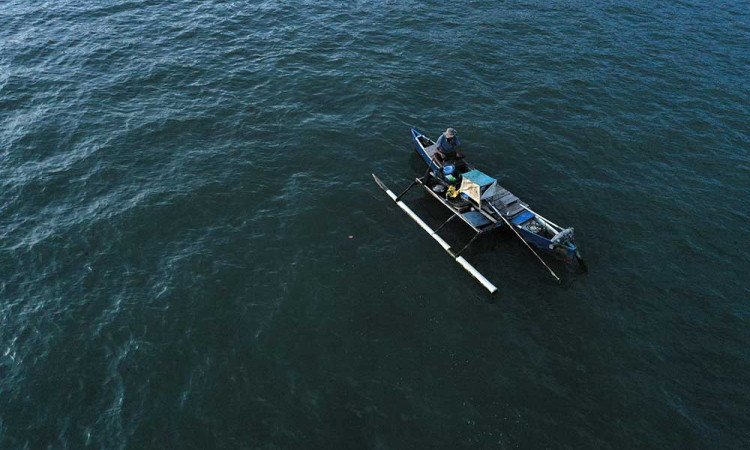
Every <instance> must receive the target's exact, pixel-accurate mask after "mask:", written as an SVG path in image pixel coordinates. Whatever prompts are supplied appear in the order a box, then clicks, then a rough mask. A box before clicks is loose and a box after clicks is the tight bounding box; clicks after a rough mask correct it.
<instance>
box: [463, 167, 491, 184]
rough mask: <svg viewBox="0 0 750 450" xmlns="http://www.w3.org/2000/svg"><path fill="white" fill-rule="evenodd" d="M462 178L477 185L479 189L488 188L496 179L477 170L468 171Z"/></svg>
mask: <svg viewBox="0 0 750 450" xmlns="http://www.w3.org/2000/svg"><path fill="white" fill-rule="evenodd" d="M463 177H464V178H465V179H467V180H469V181H471V182H472V183H474V184H476V185H479V186H481V187H484V186H489V185H490V184H492V183H494V182H495V181H497V180H496V179H494V178H492V177H491V176H489V175H486V174H484V173H482V172H480V171H478V170H470V171H468V172H466V173H465V174H463Z"/></svg>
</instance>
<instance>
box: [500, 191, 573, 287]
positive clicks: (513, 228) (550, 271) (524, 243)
mask: <svg viewBox="0 0 750 450" xmlns="http://www.w3.org/2000/svg"><path fill="white" fill-rule="evenodd" d="M487 204H489V205H490V206H491V207H492V209H494V210H495V212H496V213H497V215H498V216H500V218H501V219H503V222H505V224H506V225H508V228H510V229H511V230H513V232H514V233H515V234H516V236H518V239H520V240H521V242H523V245H525V246H526V247H527V248H528V249H529V250H531V253H533V254H534V256H536V259H538V260H539V262H541V263H542V264H544V267H546V268H547V270H549V273H551V274H552V276H553V277H555V280H557V282H558V283H561V282H562V281H561V280H560V277H558V276H557V274H555V272H554V271H553V270H552V269H550V268H549V266H548V265H547V263H546V262H544V260H543V259H542V258H541V257H539V255H537V253H536V252H535V251H534V249H533V248H531V246H530V245H529V243H528V242H526V241H525V240H524V238H522V237H521V235H520V234H519V233H518V231H516V227H514V226H513V225H512V224H511V223H510V222H509V221H508V219H506V218H505V216H504V215H503V214H502V213H501V212H500V211H498V210H497V208H495V205H493V204H492V203H490V202H487Z"/></svg>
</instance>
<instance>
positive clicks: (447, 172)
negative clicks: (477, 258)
mask: <svg viewBox="0 0 750 450" xmlns="http://www.w3.org/2000/svg"><path fill="white" fill-rule="evenodd" d="M411 134H412V136H413V138H414V142H415V144H416V145H415V150H416V152H417V154H418V155H419V156H420V157H421V158H422V159H423V160H424V162H425V163H426V164H427V170H426V172H425V174H424V176H422V177H421V178H416V179H415V180H414V182H412V184H411V185H409V187H408V188H406V189H405V190H404V191H403V192H401V193H400V194H399V195H396V194H394V193H393V191H391V190H390V189H388V187H387V186H386V185H385V184H384V183H383V182H382V181H381V180H380V178H378V177H377V176H375V174H372V177H373V178H374V179H375V182H376V183H377V184H378V186H380V188H381V189H383V190H384V191H385V193H386V194H388V196H389V197H390V198H391V199H392V200H393V201H394V202H396V204H397V205H398V207H399V208H401V209H402V210H403V211H404V212H405V213H406V214H407V215H408V216H409V217H411V218H412V219H413V220H414V221H415V222H416V223H417V224H418V225H419V226H420V227H422V229H424V230H425V231H426V232H427V234H429V235H430V236H431V237H432V238H433V239H435V240H436V241H437V242H438V244H440V246H441V247H443V249H444V250H445V251H446V252H448V254H450V255H451V256H452V257H453V259H455V260H456V262H457V263H458V264H459V265H461V266H462V267H463V268H464V269H466V271H468V272H469V273H470V274H471V275H472V276H473V277H474V278H476V279H477V280H478V281H479V282H480V283H481V284H482V286H484V287H485V288H486V289H487V290H488V291H489V292H490V293H493V294H494V293H495V292H496V291H497V287H495V285H493V284H492V283H491V282H490V281H489V280H488V279H487V278H485V277H484V275H482V274H481V273H480V272H479V271H478V270H477V269H475V268H474V266H472V265H471V264H469V262H468V261H466V259H464V257H463V256H461V254H462V253H463V252H464V251H465V250H466V249H467V248H468V247H469V246H470V245H471V244H472V243H473V242H474V241H475V240H476V239H477V238H478V237H479V236H481V235H483V234H485V233H487V232H489V231H492V230H494V229H495V228H501V227H508V228H510V229H511V230H512V231H513V233H514V234H515V235H516V236H517V237H518V238H519V239H520V240H521V241H523V243H524V244H525V245H526V247H528V249H529V250H531V252H532V253H533V254H534V256H536V258H537V259H538V260H539V261H540V262H541V263H542V264H543V265H544V267H545V268H546V269H547V270H548V271H549V273H550V274H551V275H552V276H553V277H554V278H555V280H556V281H557V282H558V283H559V282H560V277H558V276H557V274H556V273H555V272H554V271H553V270H552V269H551V268H550V267H549V265H547V263H546V262H544V260H543V259H542V258H541V257H540V256H539V255H538V254H537V253H536V252H535V251H534V249H533V248H532V246H533V247H535V248H537V249H539V250H542V251H545V252H548V253H551V254H553V255H557V256H560V257H562V258H563V259H564V260H565V262H566V263H570V264H577V266H578V269H579V270H581V271H584V272H585V271H586V270H587V268H586V263H585V262H584V261H583V259H582V258H581V253H580V251H579V250H578V247H577V246H576V244H575V238H574V234H573V228H562V227H560V226H558V225H556V224H554V223H553V222H552V221H550V220H548V219H546V218H544V217H542V216H541V215H539V214H537V213H535V212H534V211H532V210H531V209H530V208H529V205H528V204H526V203H525V202H523V201H521V200H520V199H519V198H518V197H516V196H515V195H513V194H512V193H511V192H510V191H508V190H507V189H505V188H503V187H502V186H500V185H499V184H498V182H497V180H496V179H494V178H492V177H490V176H488V175H486V174H484V173H482V172H480V171H479V170H477V169H475V168H474V167H472V166H470V165H468V164H467V163H466V162H465V161H463V160H457V161H452V162H446V163H445V164H441V163H440V162H439V161H438V159H437V158H436V157H435V153H436V151H437V149H436V146H435V142H434V141H432V139H430V138H428V137H427V136H425V135H423V134H422V133H420V132H419V131H418V130H417V129H416V128H412V130H411ZM416 185H420V186H422V187H423V188H424V189H425V191H427V193H429V195H431V196H432V197H434V198H435V199H436V200H437V201H439V202H440V203H441V204H442V205H443V206H445V207H446V208H447V209H448V210H449V211H450V212H451V213H452V214H451V216H450V217H449V218H448V220H446V221H445V222H443V223H442V224H441V225H440V226H439V227H437V228H436V229H434V230H433V229H432V228H430V226H429V225H427V224H426V223H425V222H424V221H423V220H422V219H421V218H420V217H419V216H418V215H417V214H416V213H414V211H412V210H411V208H409V207H408V206H407V205H406V204H405V203H404V202H403V201H401V198H402V197H403V196H404V195H405V194H406V193H407V192H409V190H410V189H411V188H412V187H414V186H416ZM455 218H459V219H461V220H462V221H463V222H464V223H465V224H466V225H468V226H469V227H470V228H471V229H472V230H473V231H474V233H475V234H474V236H473V237H472V238H471V240H470V241H469V242H468V243H467V244H466V245H465V246H464V247H463V248H461V249H459V250H457V251H456V250H454V249H453V248H452V247H451V246H450V245H449V244H448V243H447V242H446V241H445V240H444V239H443V238H442V237H440V235H438V232H439V231H440V230H441V229H442V228H443V227H445V226H446V225H447V224H448V223H449V222H451V221H452V220H454V219H455Z"/></svg>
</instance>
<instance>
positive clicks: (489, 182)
mask: <svg viewBox="0 0 750 450" xmlns="http://www.w3.org/2000/svg"><path fill="white" fill-rule="evenodd" d="M460 191H461V192H462V193H464V194H466V196H467V197H468V198H470V199H472V200H473V201H474V202H475V203H476V204H477V206H479V207H480V208H481V207H482V200H486V199H489V200H492V199H493V198H495V197H496V196H497V195H498V194H500V193H501V192H502V191H501V190H500V188H499V187H498V184H497V180H496V179H494V178H492V177H491V176H489V175H487V174H485V173H482V172H480V171H478V170H476V169H474V170H470V171H469V172H466V173H465V174H463V177H462V179H461V189H460Z"/></svg>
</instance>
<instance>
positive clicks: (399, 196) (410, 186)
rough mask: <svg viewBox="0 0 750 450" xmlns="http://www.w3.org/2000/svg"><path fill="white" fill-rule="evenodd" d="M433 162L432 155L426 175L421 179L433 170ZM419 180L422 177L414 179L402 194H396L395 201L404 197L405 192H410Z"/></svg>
mask: <svg viewBox="0 0 750 450" xmlns="http://www.w3.org/2000/svg"><path fill="white" fill-rule="evenodd" d="M432 162H433V160H432V156H431V157H430V162H429V163H428V164H427V170H425V172H424V175H422V178H421V179H425V178H426V177H427V175H428V174H429V173H430V171H431V170H432ZM419 180H420V178H417V179H416V180H414V181H412V183H411V184H410V185H409V187H408V188H406V189H404V191H403V192H402V193H400V194H398V195H397V196H396V200H395V201H399V200H401V197H403V196H404V194H406V193H407V192H409V189H411V188H413V187H414V185H415V184H417V183H418V182H419Z"/></svg>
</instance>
